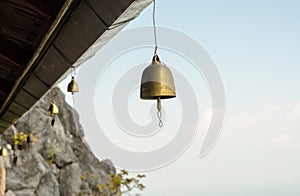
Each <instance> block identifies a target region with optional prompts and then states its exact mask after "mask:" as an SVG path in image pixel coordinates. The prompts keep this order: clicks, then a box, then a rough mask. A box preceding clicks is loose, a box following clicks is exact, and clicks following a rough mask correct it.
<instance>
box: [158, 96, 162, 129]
mask: <svg viewBox="0 0 300 196" xmlns="http://www.w3.org/2000/svg"><path fill="white" fill-rule="evenodd" d="M157 117H158V120H159V123H158V126H159V127H163V126H164V123H163V122H162V120H161V118H162V112H161V100H160V97H158V98H157Z"/></svg>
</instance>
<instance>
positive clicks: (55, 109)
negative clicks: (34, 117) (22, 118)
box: [48, 100, 59, 116]
mask: <svg viewBox="0 0 300 196" xmlns="http://www.w3.org/2000/svg"><path fill="white" fill-rule="evenodd" d="M48 113H49V114H50V115H51V116H54V115H56V114H58V113H59V110H58V107H57V106H56V105H55V101H54V100H52V101H51V104H50V106H49V109H48Z"/></svg>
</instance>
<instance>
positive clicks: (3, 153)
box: [0, 147, 7, 157]
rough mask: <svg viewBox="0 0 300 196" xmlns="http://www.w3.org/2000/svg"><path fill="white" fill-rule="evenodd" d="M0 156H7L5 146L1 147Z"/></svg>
mask: <svg viewBox="0 0 300 196" xmlns="http://www.w3.org/2000/svg"><path fill="white" fill-rule="evenodd" d="M0 156H2V157H5V156H7V150H6V148H5V147H2V148H1V150H0Z"/></svg>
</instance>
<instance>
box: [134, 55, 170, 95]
mask: <svg viewBox="0 0 300 196" xmlns="http://www.w3.org/2000/svg"><path fill="white" fill-rule="evenodd" d="M174 97H176V90H175V84H174V80H173V76H172V72H171V71H170V69H169V68H168V67H167V66H166V65H164V64H163V63H162V62H160V60H159V57H158V55H156V54H155V55H154V57H153V59H152V63H151V64H150V65H149V66H148V67H146V69H145V70H144V72H143V75H142V80H141V89H140V98H141V99H158V98H160V99H170V98H174Z"/></svg>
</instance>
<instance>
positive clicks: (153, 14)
mask: <svg viewBox="0 0 300 196" xmlns="http://www.w3.org/2000/svg"><path fill="white" fill-rule="evenodd" d="M155 7H156V3H155V0H153V12H152V23H153V34H154V44H155V47H154V55H156V54H157V48H158V46H157V36H156V23H155Z"/></svg>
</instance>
